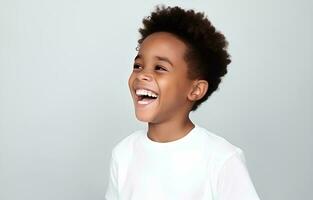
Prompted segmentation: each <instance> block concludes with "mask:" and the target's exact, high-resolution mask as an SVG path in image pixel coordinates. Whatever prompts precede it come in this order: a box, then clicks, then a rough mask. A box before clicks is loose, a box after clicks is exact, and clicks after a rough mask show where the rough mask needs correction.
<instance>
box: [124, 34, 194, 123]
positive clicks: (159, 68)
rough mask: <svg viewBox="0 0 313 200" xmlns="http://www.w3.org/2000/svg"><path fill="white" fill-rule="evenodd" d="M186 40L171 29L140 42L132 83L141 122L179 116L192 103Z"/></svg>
mask: <svg viewBox="0 0 313 200" xmlns="http://www.w3.org/2000/svg"><path fill="white" fill-rule="evenodd" d="M186 49H187V46H186V45H185V43H184V42H183V41H182V40H180V39H179V38H177V37H176V36H174V35H172V34H171V33H167V32H156V33H153V34H151V35H149V36H148V37H147V38H145V39H144V41H143V42H142V43H141V44H140V48H139V51H138V54H137V55H136V57H135V59H134V65H133V72H132V73H131V75H130V77H129V80H128V85H129V89H130V92H131V95H132V98H133V101H134V106H135V113H136V117H137V119H138V120H140V121H144V122H150V123H161V122H164V121H168V120H172V119H175V118H177V117H179V116H181V115H182V114H184V113H185V112H186V110H188V109H189V108H190V106H191V102H190V101H189V100H188V98H187V94H188V92H189V91H190V89H191V85H192V80H191V79H189V78H188V68H187V67H188V66H187V63H186V61H185V58H184V56H185V52H186Z"/></svg>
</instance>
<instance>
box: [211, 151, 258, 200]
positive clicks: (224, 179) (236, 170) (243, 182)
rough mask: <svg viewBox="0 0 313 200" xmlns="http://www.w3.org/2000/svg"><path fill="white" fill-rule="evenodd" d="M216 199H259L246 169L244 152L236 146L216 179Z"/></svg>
mask: <svg viewBox="0 0 313 200" xmlns="http://www.w3.org/2000/svg"><path fill="white" fill-rule="evenodd" d="M217 199H218V200H229V199H231V200H260V198H259V196H258V194H257V193H256V190H255V188H254V185H253V183H252V180H251V178H250V175H249V172H248V169H247V167H246V160H245V156H244V153H243V151H242V150H241V149H239V148H238V151H236V153H234V154H232V155H231V156H230V157H229V158H228V159H227V160H226V161H225V163H224V164H223V166H222V168H221V169H220V171H219V174H218V180H217Z"/></svg>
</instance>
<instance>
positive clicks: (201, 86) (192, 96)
mask: <svg viewBox="0 0 313 200" xmlns="http://www.w3.org/2000/svg"><path fill="white" fill-rule="evenodd" d="M208 87H209V84H208V82H207V81H206V80H196V81H195V82H194V83H193V86H192V88H191V91H190V92H189V94H188V99H189V100H190V101H197V100H200V99H201V98H202V97H203V96H204V95H205V94H206V92H207V91H208Z"/></svg>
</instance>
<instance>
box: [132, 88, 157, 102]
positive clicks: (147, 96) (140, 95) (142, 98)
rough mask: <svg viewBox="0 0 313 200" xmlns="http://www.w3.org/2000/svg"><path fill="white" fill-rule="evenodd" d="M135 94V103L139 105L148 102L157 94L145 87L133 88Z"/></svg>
mask: <svg viewBox="0 0 313 200" xmlns="http://www.w3.org/2000/svg"><path fill="white" fill-rule="evenodd" d="M135 94H136V97H137V103H138V104H141V105H147V104H150V103H152V102H153V101H155V100H156V99H157V98H158V96H159V95H158V94H156V93H155V92H153V91H150V90H146V89H137V90H135Z"/></svg>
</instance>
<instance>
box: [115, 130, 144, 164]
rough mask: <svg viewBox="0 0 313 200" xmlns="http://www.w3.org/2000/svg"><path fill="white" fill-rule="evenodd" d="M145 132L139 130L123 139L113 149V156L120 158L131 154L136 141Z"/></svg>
mask: <svg viewBox="0 0 313 200" xmlns="http://www.w3.org/2000/svg"><path fill="white" fill-rule="evenodd" d="M143 134H144V131H143V130H137V131H134V132H133V133H131V134H130V135H128V136H126V137H124V138H123V139H121V140H120V141H119V142H118V143H117V144H116V145H115V146H114V148H113V149H112V156H113V157H115V159H118V158H120V157H125V156H127V155H130V153H131V151H132V149H133V147H134V145H135V143H136V142H137V141H138V139H139V138H140V137H141V136H142V135H143Z"/></svg>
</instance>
